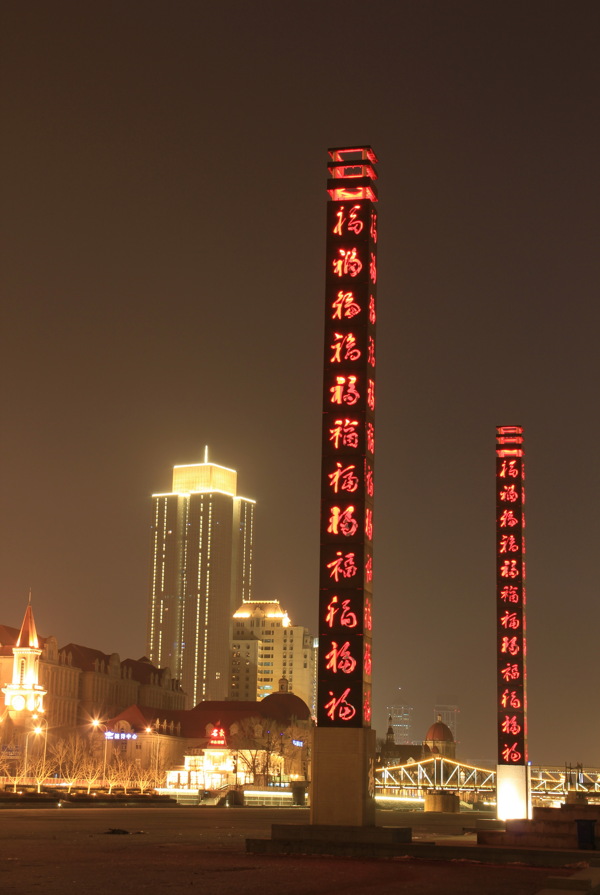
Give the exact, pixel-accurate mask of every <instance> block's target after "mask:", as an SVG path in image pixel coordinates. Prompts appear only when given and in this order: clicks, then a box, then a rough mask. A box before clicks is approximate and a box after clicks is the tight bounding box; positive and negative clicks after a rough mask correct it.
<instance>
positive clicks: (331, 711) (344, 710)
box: [325, 687, 356, 721]
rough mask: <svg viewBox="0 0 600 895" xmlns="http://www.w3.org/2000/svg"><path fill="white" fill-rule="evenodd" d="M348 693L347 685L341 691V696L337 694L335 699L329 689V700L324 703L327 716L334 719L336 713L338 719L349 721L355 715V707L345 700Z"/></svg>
mask: <svg viewBox="0 0 600 895" xmlns="http://www.w3.org/2000/svg"><path fill="white" fill-rule="evenodd" d="M349 693H350V687H347V688H346V690H344V692H343V693H342V695H341V696H338V697H337V699H336V697H335V696H334V695H333V691H332V690H330V691H329V695H330V696H331V699H330V700H329V702H327V703H325V711H326V712H327V717H328V718H330V719H331V720H332V721H335V716H336V714H337V716H338V719H339V720H340V721H351V720H352V718H354V716H355V715H356V709H355V707H354V706H353V705H352V703H350V702H347V699H346V697H347V696H348V694H349Z"/></svg>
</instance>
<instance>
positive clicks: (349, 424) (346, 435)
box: [329, 419, 358, 451]
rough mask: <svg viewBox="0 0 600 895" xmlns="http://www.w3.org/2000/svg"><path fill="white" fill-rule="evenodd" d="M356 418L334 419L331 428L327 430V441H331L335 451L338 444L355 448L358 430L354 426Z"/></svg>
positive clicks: (355, 425) (356, 423)
mask: <svg viewBox="0 0 600 895" xmlns="http://www.w3.org/2000/svg"><path fill="white" fill-rule="evenodd" d="M357 426H358V420H349V419H345V420H334V421H333V429H330V430H329V441H332V442H333V445H334V447H335V449H336V451H337V450H338V449H339V447H340V446H342V447H349V448H356V447H358V432H357V431H356V427H357Z"/></svg>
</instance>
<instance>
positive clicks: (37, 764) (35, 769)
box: [27, 749, 56, 792]
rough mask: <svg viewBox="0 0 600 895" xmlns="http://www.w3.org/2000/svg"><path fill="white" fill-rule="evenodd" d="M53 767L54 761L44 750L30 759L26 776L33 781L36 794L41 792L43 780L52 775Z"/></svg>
mask: <svg viewBox="0 0 600 895" xmlns="http://www.w3.org/2000/svg"><path fill="white" fill-rule="evenodd" d="M55 767H56V765H55V763H54V760H53V758H52V756H51V755H50V754H48V752H47V750H46V749H44V750H43V751H39V752H37V753H36V754H34V755H32V756H31V757H30V759H29V762H28V770H27V774H28V776H29V777H33V779H34V780H35V782H36V785H37V791H38V792H41V791H42V785H43V783H44V780H46V778H47V777H49V776H50V775H51V774H52V772H53V771H54V768H55Z"/></svg>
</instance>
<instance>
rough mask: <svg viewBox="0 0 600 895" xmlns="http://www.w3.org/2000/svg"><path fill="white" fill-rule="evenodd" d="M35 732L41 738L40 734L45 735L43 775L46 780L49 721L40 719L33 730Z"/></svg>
mask: <svg viewBox="0 0 600 895" xmlns="http://www.w3.org/2000/svg"><path fill="white" fill-rule="evenodd" d="M33 732H34V733H35V734H37V735H38V736H39V734H40V733H43V734H44V756H43V759H42V773H43V774H44V780H45V779H46V752H47V751H48V721H47V720H46V718H40V719H39V721H38V722H37V723H36V726H35V727H34V728H33Z"/></svg>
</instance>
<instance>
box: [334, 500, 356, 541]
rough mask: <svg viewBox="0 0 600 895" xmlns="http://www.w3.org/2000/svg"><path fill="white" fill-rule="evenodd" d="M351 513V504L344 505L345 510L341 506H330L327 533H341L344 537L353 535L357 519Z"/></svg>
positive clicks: (352, 511)
mask: <svg viewBox="0 0 600 895" xmlns="http://www.w3.org/2000/svg"><path fill="white" fill-rule="evenodd" d="M353 513H354V507H353V506H349V507H346V509H345V510H342V509H341V507H331V512H330V516H329V525H328V527H327V534H329V535H343V536H344V537H345V538H351V537H352V535H355V534H356V532H357V530H358V521H357V520H356V519H355V518H354V515H353Z"/></svg>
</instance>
